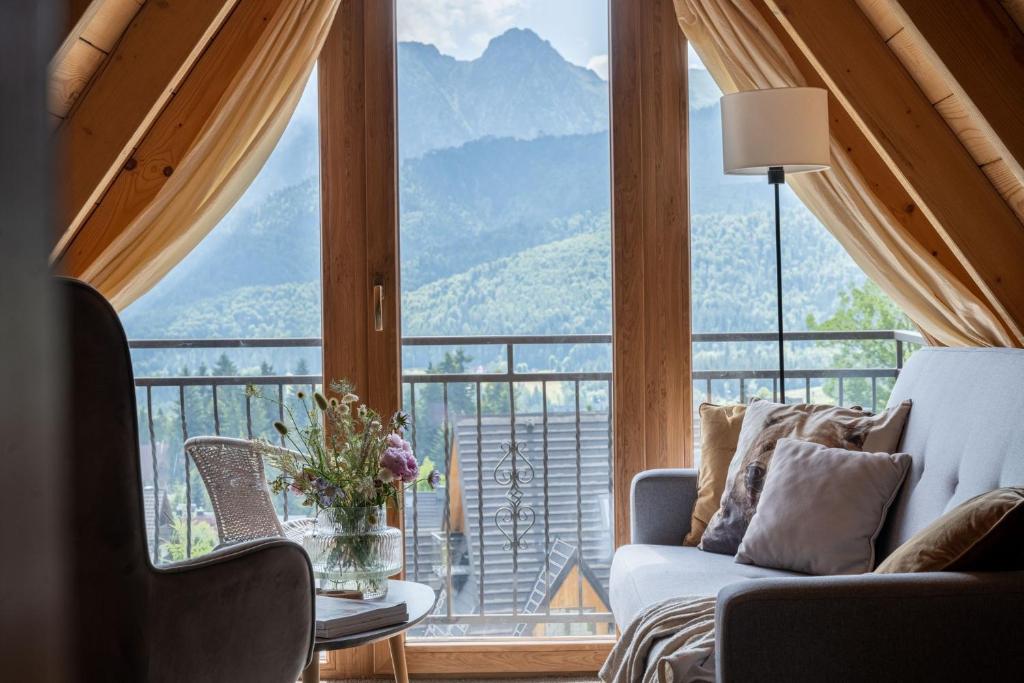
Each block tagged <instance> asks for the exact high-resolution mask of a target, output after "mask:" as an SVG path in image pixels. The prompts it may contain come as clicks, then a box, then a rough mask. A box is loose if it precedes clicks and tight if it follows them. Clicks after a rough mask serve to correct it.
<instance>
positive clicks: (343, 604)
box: [316, 595, 409, 639]
mask: <svg viewBox="0 0 1024 683" xmlns="http://www.w3.org/2000/svg"><path fill="white" fill-rule="evenodd" d="M408 620H409V610H408V609H407V607H406V605H405V603H404V602H388V601H386V600H352V599H350V598H332V597H329V596H326V595H318V596H316V637H317V638H323V639H330V638H341V637H342V636H350V635H352V634H354V633H362V632H363V631H375V630H377V629H379V628H386V627H388V626H394V625H395V624H401V623H402V622H405V621H408Z"/></svg>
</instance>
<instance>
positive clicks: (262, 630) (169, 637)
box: [147, 538, 315, 681]
mask: <svg viewBox="0 0 1024 683" xmlns="http://www.w3.org/2000/svg"><path fill="white" fill-rule="evenodd" d="M155 573H156V576H155V578H154V580H153V582H152V583H151V586H152V591H153V593H152V595H151V596H150V604H151V606H152V607H151V611H150V613H149V615H148V616H147V619H148V626H149V628H150V629H152V635H153V637H152V638H151V639H150V642H151V643H152V651H151V652H150V653H149V671H150V676H151V677H150V678H149V679H148V680H151V681H199V680H224V681H227V680H252V681H255V680H261V681H263V680H281V681H286V680H295V679H297V678H298V676H299V673H301V671H302V669H303V668H304V667H305V665H306V664H307V663H308V662H309V661H310V658H311V657H312V654H313V638H314V635H315V630H314V619H315V616H314V615H315V611H314V609H315V608H314V599H315V594H314V584H313V570H312V567H311V565H310V562H309V556H308V555H306V552H305V551H304V550H303V549H302V547H301V546H299V545H297V544H295V543H293V542H291V541H287V540H285V539H283V538H265V539H259V540H255V541H247V542H244V543H237V544H234V545H231V546H227V547H225V548H222V549H219V550H215V551H213V552H211V553H209V554H207V555H203V556H202V557H198V558H195V559H192V560H187V561H185V562H176V563H173V564H169V565H165V566H162V567H160V568H158V569H156V571H155Z"/></svg>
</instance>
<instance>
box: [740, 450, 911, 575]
mask: <svg viewBox="0 0 1024 683" xmlns="http://www.w3.org/2000/svg"><path fill="white" fill-rule="evenodd" d="M909 467H910V456H909V455H907V454H906V453H895V454H889V453H870V452H866V451H849V450H846V449H843V448H828V447H826V446H821V445H819V444H815V443H810V442H807V441H797V440H796V439H780V440H779V442H778V444H777V445H776V447H775V456H774V457H773V458H772V466H771V468H770V469H769V470H768V476H767V477H766V478H765V483H764V490H763V491H762V492H761V499H760V501H759V502H758V505H757V511H756V512H755V513H754V516H753V518H752V519H751V520H750V526H749V527H748V528H747V533H746V535H745V536H744V537H743V541H742V543H740V547H739V551H738V552H737V553H736V561H737V562H740V563H743V564H756V565H758V566H761V567H774V568H778V569H789V570H792V571H797V572H803V573H805V574H862V573H864V572H869V571H871V570H872V569H874V567H875V538H876V537H877V536H878V532H879V531H880V530H881V528H882V524H883V523H884V522H885V516H886V513H887V512H888V511H889V506H890V505H891V504H892V501H893V500H894V499H895V498H896V493H897V492H898V491H899V489H900V485H901V484H902V483H903V479H904V477H906V475H907V470H908V469H909Z"/></svg>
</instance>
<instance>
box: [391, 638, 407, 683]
mask: <svg viewBox="0 0 1024 683" xmlns="http://www.w3.org/2000/svg"><path fill="white" fill-rule="evenodd" d="M388 647H389V648H390V649H391V666H393V667H394V669H395V683H409V668H408V667H407V666H406V664H405V634H404V633H399V634H398V635H397V636H392V637H391V638H388Z"/></svg>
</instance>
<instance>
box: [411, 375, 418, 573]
mask: <svg viewBox="0 0 1024 683" xmlns="http://www.w3.org/2000/svg"><path fill="white" fill-rule="evenodd" d="M409 431H410V435H409V438H410V439H411V441H412V443H411V445H412V452H413V453H416V448H417V446H416V385H415V384H412V383H410V384H409ZM417 488H419V487H418V486H413V487H412V580H413V581H419V580H420V518H419V513H418V510H419V506H418V505H416V489H417Z"/></svg>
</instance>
